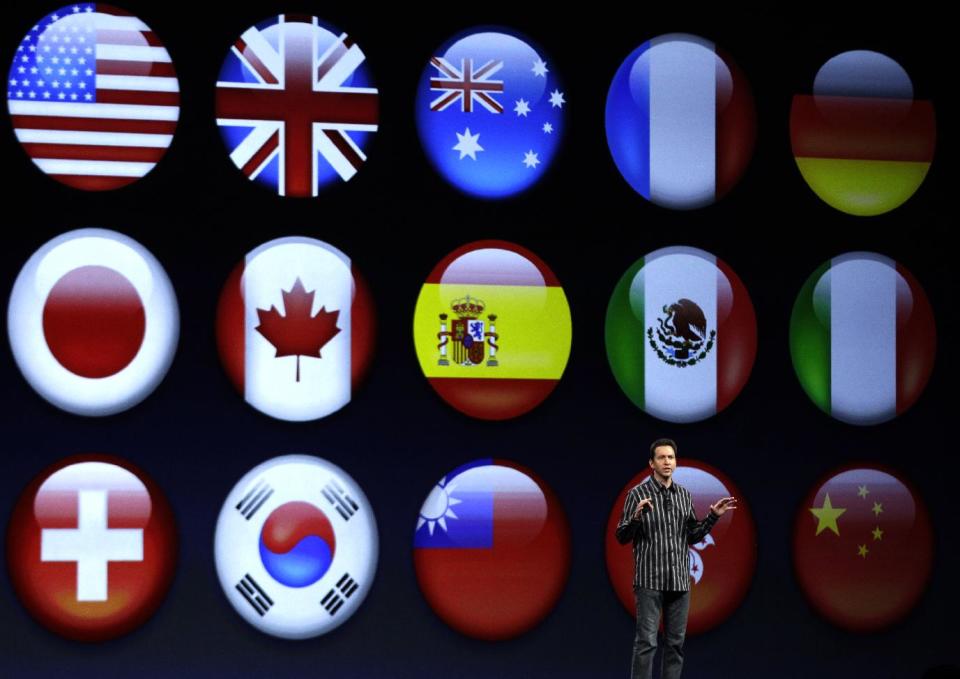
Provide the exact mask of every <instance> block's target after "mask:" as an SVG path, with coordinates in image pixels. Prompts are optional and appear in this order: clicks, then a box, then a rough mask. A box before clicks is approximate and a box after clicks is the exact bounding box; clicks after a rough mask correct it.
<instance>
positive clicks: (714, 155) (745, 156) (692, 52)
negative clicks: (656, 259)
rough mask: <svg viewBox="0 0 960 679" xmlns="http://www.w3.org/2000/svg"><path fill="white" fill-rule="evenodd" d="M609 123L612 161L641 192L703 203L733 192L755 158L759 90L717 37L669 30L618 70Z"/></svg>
mask: <svg viewBox="0 0 960 679" xmlns="http://www.w3.org/2000/svg"><path fill="white" fill-rule="evenodd" d="M606 129H607V145H608V146H609V147H610V153H611V155H613V161H614V163H616V165H617V169H618V170H620V174H622V175H623V178H624V179H626V180H627V183H628V184H630V186H631V187H632V188H633V190H634V191H636V192H637V193H639V194H640V195H641V196H643V197H644V198H646V199H647V200H649V201H651V202H653V203H656V204H657V205H660V206H662V207H666V208H670V209H673V210H690V209H693V208H699V207H704V206H706V205H710V204H711V203H713V202H714V201H716V200H718V199H719V198H722V197H723V196H724V195H726V194H727V193H728V192H729V191H730V190H731V189H732V188H733V187H734V186H735V185H736V183H737V182H738V181H740V178H741V177H742V176H743V173H744V171H745V170H746V168H747V165H748V163H749V162H750V157H751V156H752V155H753V144H754V140H755V138H756V133H757V124H756V112H755V110H754V103H753V94H752V93H751V91H750V85H749V83H748V82H747V79H746V78H745V77H744V75H743V73H742V72H741V71H740V68H739V67H738V66H737V65H736V63H734V61H733V60H732V59H731V58H730V57H729V55H727V54H726V53H724V52H723V51H722V50H720V49H719V48H717V47H716V45H714V44H713V43H712V42H710V41H708V40H704V39H703V38H699V37H697V36H694V35H687V34H683V33H673V34H669V35H662V36H660V37H657V38H654V39H653V40H649V41H647V42H645V43H643V44H642V45H640V47H638V48H637V49H635V50H634V51H633V52H632V53H631V54H630V56H628V57H627V58H626V60H624V62H623V63H622V64H621V65H620V68H619V69H617V73H616V75H615V76H614V77H613V82H612V83H610V91H609V93H608V94H607V108H606Z"/></svg>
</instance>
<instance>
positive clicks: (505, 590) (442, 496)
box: [413, 459, 570, 640]
mask: <svg viewBox="0 0 960 679" xmlns="http://www.w3.org/2000/svg"><path fill="white" fill-rule="evenodd" d="M413 562H414V568H415V570H416V574H417V582H418V583H419V585H420V591H421V592H422V593H423V595H424V598H426V600H427V602H428V603H429V604H430V607H431V608H432V609H433V610H434V612H435V613H436V614H437V615H438V616H440V618H442V619H443V621H444V622H446V623H447V624H448V625H450V626H451V627H453V628H454V629H456V630H458V631H460V632H462V633H463V634H466V635H468V636H471V637H476V638H479V639H487V640H498V639H508V638H512V637H516V636H519V635H520V634H523V633H524V632H527V631H529V630H530V629H532V628H533V627H534V626H535V625H536V624H538V623H539V622H540V621H541V620H542V619H543V618H544V617H545V616H546V615H547V614H548V613H549V612H550V611H551V610H553V607H554V606H555V605H556V603H557V601H558V600H559V598H560V595H561V593H562V592H563V588H564V585H565V584H566V581H567V575H568V573H569V569H570V529H569V526H568V524H567V518H566V515H565V514H564V512H563V508H562V507H561V506H560V503H559V501H558V500H557V498H556V496H555V495H554V493H553V491H551V490H550V489H549V488H548V487H547V486H546V485H545V484H544V482H543V481H541V480H539V479H538V478H537V477H536V476H535V475H534V474H533V473H532V472H530V471H529V470H527V469H525V468H523V467H521V466H519V465H517V464H515V463H513V462H509V461H505V460H494V459H485V460H475V461H473V462H469V463H467V464H464V465H462V466H461V467H458V468H457V469H455V470H453V471H452V472H450V473H449V474H447V475H446V476H445V477H443V478H442V479H440V481H439V482H438V483H437V485H436V486H434V488H433V490H431V492H430V494H429V495H428V496H427V499H426V500H425V501H424V503H423V506H422V507H421V509H420V516H419V518H418V520H417V527H416V529H415V532H414V538H413Z"/></svg>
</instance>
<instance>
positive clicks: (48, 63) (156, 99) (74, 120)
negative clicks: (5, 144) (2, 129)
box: [7, 3, 180, 191]
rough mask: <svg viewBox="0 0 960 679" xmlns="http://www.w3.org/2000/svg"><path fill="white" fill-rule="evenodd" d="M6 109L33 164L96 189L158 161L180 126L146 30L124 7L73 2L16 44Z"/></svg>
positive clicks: (170, 80)
mask: <svg viewBox="0 0 960 679" xmlns="http://www.w3.org/2000/svg"><path fill="white" fill-rule="evenodd" d="M7 106H8V108H9V111H10V118H11V121H12V123H13V128H14V133H15V134H16V136H17V139H18V140H19V141H20V143H21V144H22V145H23V148H24V150H25V151H26V152H27V155H29V156H30V158H31V160H33V162H34V164H36V166H37V167H39V168H40V169H41V170H43V171H44V172H45V173H46V174H47V175H49V176H50V177H53V178H54V179H56V180H57V181H60V182H63V183H64V184H67V185H68V186H72V187H74V188H77V189H84V190H86V191H103V190H108V189H116V188H119V187H121V186H126V185H127V184H130V183H132V182H135V181H137V180H138V179H139V178H140V177H143V176H144V175H145V174H147V173H148V172H150V170H152V169H153V167H154V166H155V165H156V164H157V163H158V162H160V159H161V158H162V157H163V155H164V153H166V150H167V148H168V147H169V146H170V142H171V141H172V140H173V133H174V130H175V129H176V127H177V119H178V118H179V115H180V86H179V84H178V82H177V76H176V73H175V72H174V69H173V63H172V62H171V59H170V54H169V53H168V52H167V50H166V48H164V46H163V44H162V43H161V42H160V40H159V38H157V36H156V34H155V33H154V32H153V31H152V30H151V29H150V27H149V26H147V25H146V24H145V23H143V22H142V21H141V20H140V19H138V18H137V17H135V16H133V15H131V14H129V13H128V12H126V11H124V10H122V9H118V8H116V7H112V6H110V5H102V4H92V3H80V4H76V5H70V6H67V7H63V8H61V9H59V10H57V11H55V12H52V13H50V14H48V15H46V16H45V17H43V18H42V19H40V20H39V21H38V22H37V23H36V24H35V25H34V26H33V27H32V28H31V29H30V31H29V32H28V33H27V34H26V36H25V37H24V38H23V40H21V41H20V44H19V46H18V47H17V51H16V52H15V53H14V58H13V64H12V65H11V66H10V73H9V77H8V79H7Z"/></svg>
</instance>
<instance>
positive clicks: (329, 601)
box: [320, 573, 360, 615]
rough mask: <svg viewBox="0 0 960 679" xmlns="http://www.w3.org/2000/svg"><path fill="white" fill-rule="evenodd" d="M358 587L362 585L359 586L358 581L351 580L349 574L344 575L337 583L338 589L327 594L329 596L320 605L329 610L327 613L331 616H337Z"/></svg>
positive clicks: (335, 588)
mask: <svg viewBox="0 0 960 679" xmlns="http://www.w3.org/2000/svg"><path fill="white" fill-rule="evenodd" d="M358 587H360V585H358V584H357V581H356V580H354V579H353V578H351V577H350V574H349V573H344V574H343V577H341V578H340V579H339V580H338V581H337V585H336V587H334V588H333V589H331V590H330V591H329V592H327V595H326V596H325V597H323V599H321V600H320V605H321V606H323V607H324V608H325V609H327V613H329V614H330V615H336V613H337V611H339V610H340V607H341V606H343V604H344V602H345V601H346V600H347V599H349V598H350V597H352V596H353V593H354V592H356V591H357V588H358ZM341 594H342V595H343V596H342V597H341V596H340V595H341Z"/></svg>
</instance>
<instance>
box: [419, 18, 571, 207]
mask: <svg viewBox="0 0 960 679" xmlns="http://www.w3.org/2000/svg"><path fill="white" fill-rule="evenodd" d="M567 99H568V95H567V93H566V91H565V89H564V87H563V84H562V82H561V81H560V79H559V77H558V75H557V72H556V65H555V64H554V63H553V62H552V61H551V60H550V59H549V57H547V56H546V55H545V54H544V53H543V52H542V51H541V50H540V49H539V48H537V47H536V46H535V45H534V44H533V43H531V42H530V41H529V40H528V39H527V38H526V37H524V36H522V35H520V34H519V33H516V32H515V31H512V30H510V29H506V28H474V29H470V30H468V31H464V32H462V33H460V34H458V35H456V36H454V37H453V38H451V39H450V40H448V41H447V42H446V43H444V44H443V45H441V46H440V47H439V48H438V49H436V50H435V51H434V53H433V55H432V56H431V58H430V60H429V63H428V64H427V66H426V68H425V69H424V71H423V74H422V75H421V77H420V82H419V84H418V85H417V98H416V117H417V131H418V133H419V135H420V142H421V144H422V145H423V149H424V152H425V153H426V154H427V158H428V159H429V160H430V162H431V163H432V164H433V166H434V168H435V169H436V170H437V172H439V173H440V175H441V176H442V177H443V178H444V179H446V180H447V181H448V182H450V183H451V184H452V185H453V186H455V187H456V188H458V189H459V190H461V191H463V192H464V193H466V194H469V195H471V196H474V197H477V198H488V199H499V198H506V197H509V196H512V195H516V194H518V193H521V192H523V191H526V190H527V189H529V188H531V187H532V186H533V185H534V184H536V183H537V182H538V181H539V180H540V179H541V178H542V177H543V175H544V174H545V173H546V172H547V170H548V169H549V168H550V166H551V164H552V162H553V160H554V158H555V157H556V155H557V151H558V150H559V148H560V144H561V141H562V138H563V134H564V130H565V127H566V124H565V119H566V116H565V113H566V108H565V107H566V105H567Z"/></svg>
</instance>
